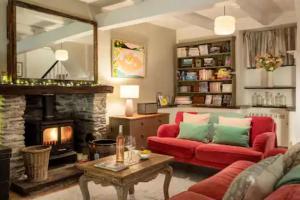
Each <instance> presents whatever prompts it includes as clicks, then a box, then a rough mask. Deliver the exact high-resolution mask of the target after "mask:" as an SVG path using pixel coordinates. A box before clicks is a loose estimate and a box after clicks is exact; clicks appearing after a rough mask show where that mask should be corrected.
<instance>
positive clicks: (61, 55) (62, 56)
mask: <svg viewBox="0 0 300 200" xmlns="http://www.w3.org/2000/svg"><path fill="white" fill-rule="evenodd" d="M55 59H56V60H58V61H66V60H68V59H69V52H68V51H67V50H64V49H59V50H56V51H55Z"/></svg>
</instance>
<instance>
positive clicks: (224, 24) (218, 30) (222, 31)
mask: <svg viewBox="0 0 300 200" xmlns="http://www.w3.org/2000/svg"><path fill="white" fill-rule="evenodd" d="M214 31H215V34H216V35H230V34H232V33H234V31H235V18H234V17H233V16H230V15H226V10H225V6H224V15H223V16H219V17H216V18H215V24H214Z"/></svg>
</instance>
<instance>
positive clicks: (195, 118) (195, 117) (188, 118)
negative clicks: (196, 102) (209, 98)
mask: <svg viewBox="0 0 300 200" xmlns="http://www.w3.org/2000/svg"><path fill="white" fill-rule="evenodd" d="M209 118H210V114H190V113H183V122H186V123H191V124H207V123H208V122H209Z"/></svg>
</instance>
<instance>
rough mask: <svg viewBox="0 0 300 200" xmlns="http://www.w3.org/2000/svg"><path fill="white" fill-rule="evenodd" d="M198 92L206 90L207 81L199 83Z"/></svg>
mask: <svg viewBox="0 0 300 200" xmlns="http://www.w3.org/2000/svg"><path fill="white" fill-rule="evenodd" d="M199 92H202V93H206V92H208V82H200V83H199Z"/></svg>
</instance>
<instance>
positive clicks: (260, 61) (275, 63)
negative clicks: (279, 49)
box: [255, 54, 283, 72]
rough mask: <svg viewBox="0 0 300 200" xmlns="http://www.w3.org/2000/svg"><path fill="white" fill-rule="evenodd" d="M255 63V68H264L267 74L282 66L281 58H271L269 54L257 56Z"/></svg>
mask: <svg viewBox="0 0 300 200" xmlns="http://www.w3.org/2000/svg"><path fill="white" fill-rule="evenodd" d="M255 61H256V68H264V69H265V70H266V71H267V72H273V71H275V70H276V69H277V68H278V67H281V65H282V64H283V60H282V57H281V56H273V55H271V54H266V55H264V56H257V57H256V58H255Z"/></svg>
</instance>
